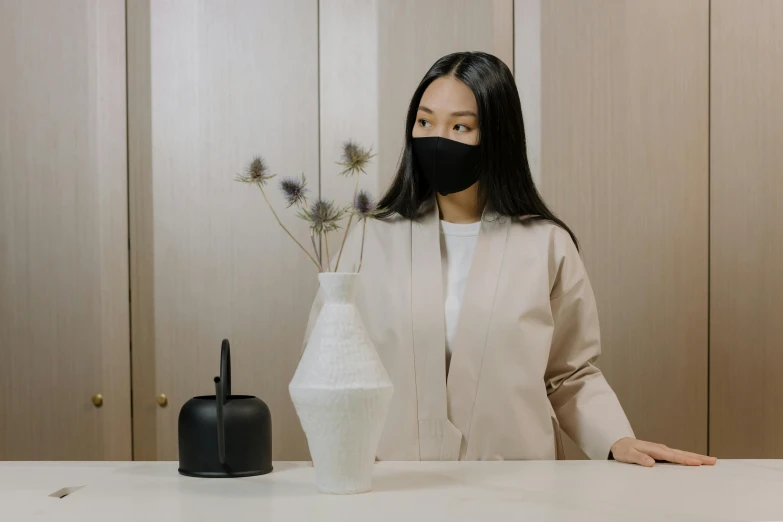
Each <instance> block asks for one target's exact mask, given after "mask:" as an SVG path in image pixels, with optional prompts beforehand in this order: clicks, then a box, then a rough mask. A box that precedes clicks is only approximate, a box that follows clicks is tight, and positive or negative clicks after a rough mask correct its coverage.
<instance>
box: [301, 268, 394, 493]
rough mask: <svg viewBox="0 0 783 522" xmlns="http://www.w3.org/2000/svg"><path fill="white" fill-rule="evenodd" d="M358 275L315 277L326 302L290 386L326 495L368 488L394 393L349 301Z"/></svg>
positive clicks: (322, 488) (317, 478)
mask: <svg viewBox="0 0 783 522" xmlns="http://www.w3.org/2000/svg"><path fill="white" fill-rule="evenodd" d="M358 277H359V274H348V273H322V274H319V281H320V283H321V289H322V291H323V296H324V305H323V308H322V309H321V312H320V314H319V315H318V319H317V320H316V323H315V326H314V328H313V331H312V332H311V334H310V339H309V340H308V342H307V346H306V348H305V351H304V353H303V354H302V359H301V361H300V362H299V366H298V367H297V369H296V373H295V374H294V378H293V380H292V381H291V384H290V385H289V387H288V389H289V392H290V393H291V399H292V400H293V402H294V407H295V408H296V413H297V415H299V420H300V422H301V423H302V428H304V432H305V434H306V435H307V443H308V445H309V446H310V455H311V457H312V459H313V465H314V466H315V476H316V486H317V487H318V490H319V491H321V492H323V493H334V494H351V493H363V492H366V491H370V489H371V487H372V468H373V463H374V462H375V454H376V450H377V448H378V441H379V440H380V437H381V431H382V430H383V425H384V423H385V421H386V414H387V413H388V409H389V402H390V401H391V396H392V393H393V390H394V388H393V386H392V382H391V379H389V375H388V374H387V373H386V369H385V368H384V367H383V364H382V363H381V360H380V357H379V356H378V352H376V351H375V347H374V346H373V344H372V342H371V341H370V337H369V335H368V334H367V330H366V329H365V327H364V323H363V322H362V319H361V317H360V316H359V311H358V310H357V308H356V305H355V304H354V289H355V286H356V284H357V283H358Z"/></svg>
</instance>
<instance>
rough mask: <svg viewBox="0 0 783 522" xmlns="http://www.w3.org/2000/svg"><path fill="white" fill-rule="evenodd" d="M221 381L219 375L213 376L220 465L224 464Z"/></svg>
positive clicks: (224, 444) (224, 441) (224, 442)
mask: <svg viewBox="0 0 783 522" xmlns="http://www.w3.org/2000/svg"><path fill="white" fill-rule="evenodd" d="M223 391H224V389H223V383H222V382H220V377H215V402H216V404H217V440H218V459H219V460H220V465H221V466H225V465H226V425H225V424H224V423H223V404H224V402H225V399H226V398H225V395H224V394H223Z"/></svg>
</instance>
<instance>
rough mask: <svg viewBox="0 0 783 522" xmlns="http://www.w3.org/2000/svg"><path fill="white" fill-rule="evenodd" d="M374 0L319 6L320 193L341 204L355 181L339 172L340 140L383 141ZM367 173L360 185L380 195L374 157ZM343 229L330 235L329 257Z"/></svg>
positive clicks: (347, 199) (337, 1)
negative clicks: (379, 103) (379, 108)
mask: <svg viewBox="0 0 783 522" xmlns="http://www.w3.org/2000/svg"><path fill="white" fill-rule="evenodd" d="M378 3H379V0H330V1H329V2H322V3H321V5H320V10H319V26H318V31H319V38H320V41H319V56H320V64H319V67H320V82H319V83H320V106H319V110H320V117H321V119H320V131H321V132H320V145H321V147H320V150H321V178H320V180H321V194H322V195H323V196H324V197H325V198H328V199H332V200H335V201H336V202H337V203H338V204H341V205H346V204H350V203H351V199H352V197H353V192H354V187H355V183H356V178H354V177H344V176H340V175H339V174H340V172H341V171H342V170H343V167H341V166H340V165H338V164H337V162H338V161H340V159H341V154H342V144H343V143H344V142H345V141H346V140H349V139H352V140H354V141H356V142H357V143H359V144H361V145H362V146H364V147H371V148H372V149H373V151H375V152H376V153H377V152H378V150H379V148H382V145H383V144H381V143H379V136H378V130H379V122H378V102H379V98H378V97H379V89H378V68H379V60H378V26H379V24H380V23H381V21H380V20H379V18H378ZM366 171H367V175H361V176H360V179H359V188H360V189H364V190H367V191H369V192H370V193H371V194H373V195H374V196H375V197H376V198H378V197H379V196H380V190H379V182H378V156H376V157H375V158H374V159H373V160H372V162H371V163H370V164H369V166H368V168H367V169H366ZM343 226H345V222H344V223H343ZM343 232H344V230H341V231H338V232H334V233H332V234H329V238H330V239H329V246H330V253H331V254H332V256H333V257H334V255H336V254H335V252H336V251H337V250H339V245H340V241H341V240H342V237H343ZM342 268H344V267H342Z"/></svg>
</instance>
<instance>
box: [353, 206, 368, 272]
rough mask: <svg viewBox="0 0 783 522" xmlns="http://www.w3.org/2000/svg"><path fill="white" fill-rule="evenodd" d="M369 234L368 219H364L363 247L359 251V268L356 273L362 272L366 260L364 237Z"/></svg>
mask: <svg viewBox="0 0 783 522" xmlns="http://www.w3.org/2000/svg"><path fill="white" fill-rule="evenodd" d="M366 232H367V218H364V219H363V220H362V247H361V249H360V250H359V268H358V269H357V270H356V273H357V274H358V273H359V272H361V271H362V261H363V260H364V235H365V233H366Z"/></svg>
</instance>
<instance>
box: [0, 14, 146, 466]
mask: <svg viewBox="0 0 783 522" xmlns="http://www.w3.org/2000/svg"><path fill="white" fill-rule="evenodd" d="M125 111H126V105H125V2H124V1H123V0H70V1H68V2H52V1H46V0H28V1H24V2H21V1H19V2H0V122H2V124H0V419H2V420H0V459H10V460H39V459H40V460H101V459H108V460H123V459H130V458H131V421H130V346H129V317H128V313H129V312H128V228H127V168H126V166H127V161H126V125H125ZM98 394H100V395H102V397H103V402H102V405H101V406H100V407H96V406H94V405H93V403H92V400H91V399H92V397H93V396H94V395H98Z"/></svg>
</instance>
